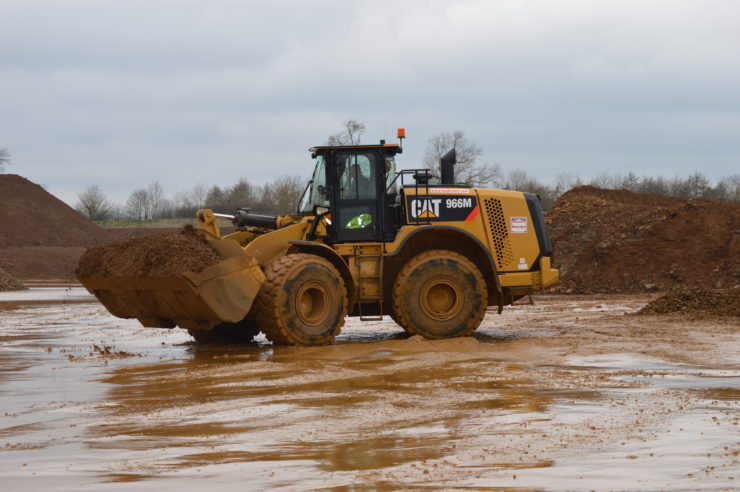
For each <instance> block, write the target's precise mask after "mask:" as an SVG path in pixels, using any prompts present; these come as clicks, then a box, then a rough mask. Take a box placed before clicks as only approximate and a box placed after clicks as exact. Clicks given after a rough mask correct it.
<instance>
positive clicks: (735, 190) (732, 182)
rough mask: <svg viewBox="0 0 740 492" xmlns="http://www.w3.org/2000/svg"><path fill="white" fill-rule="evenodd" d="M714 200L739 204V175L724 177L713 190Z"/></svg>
mask: <svg viewBox="0 0 740 492" xmlns="http://www.w3.org/2000/svg"><path fill="white" fill-rule="evenodd" d="M714 193H715V199H716V200H724V201H726V202H740V174H733V175H732V176H725V177H724V178H722V179H720V180H719V183H717V186H716V187H715V188H714Z"/></svg>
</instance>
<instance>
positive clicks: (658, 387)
mask: <svg viewBox="0 0 740 492" xmlns="http://www.w3.org/2000/svg"><path fill="white" fill-rule="evenodd" d="M33 291H34V289H31V292H33ZM2 295H9V293H3V294H2ZM2 295H0V326H1V327H2V328H1V330H0V398H1V400H2V402H3V408H2V410H1V413H0V481H1V482H2V484H3V490H20V489H29V488H32V489H44V488H49V489H52V488H53V489H55V490H69V489H75V490H106V489H116V490H127V489H142V488H143V489H151V490H155V489H156V490H175V489H183V488H189V489H192V488H196V487H206V486H207V487H218V488H220V489H225V490H237V489H238V490H259V489H268V488H269V489H276V490H312V489H322V490H337V491H341V490H399V489H412V490H413V489H424V490H430V489H431V490H501V489H512V490H521V489H524V490H532V489H535V490H536V489H542V490H572V489H578V490H583V489H585V490H589V489H595V490H605V489H607V490H608V489H620V490H621V489H631V490H635V489H641V490H655V489H665V490H699V489H704V490H718V489H719V490H732V489H736V488H738V487H740V360H739V359H740V356H738V354H740V329H738V324H737V318H727V317H724V318H700V319H696V318H691V319H688V318H685V317H682V316H681V315H667V316H646V315H640V316H636V315H635V314H634V313H636V312H637V311H638V310H639V309H640V308H642V307H643V306H644V305H645V304H646V303H647V302H648V301H649V300H650V299H649V298H646V297H644V296H639V297H638V296H625V295H602V296H595V295H591V296H539V297H535V304H534V305H521V306H514V307H512V308H511V309H508V310H506V311H505V312H504V314H503V315H501V316H499V315H496V314H495V313H492V312H489V314H487V316H486V318H485V319H484V321H483V324H482V326H481V328H480V329H479V330H478V332H476V334H475V337H470V338H462V339H452V340H436V341H428V340H424V339H422V338H420V337H407V336H406V335H405V334H404V333H403V332H402V330H401V328H400V327H397V326H396V325H395V324H394V323H393V322H392V321H390V320H387V321H379V322H366V323H360V322H359V321H356V320H354V319H348V320H347V323H346V324H345V326H344V328H343V331H342V334H341V335H340V336H339V337H337V339H336V340H335V342H334V343H333V344H332V345H329V346H324V347H308V348H305V347H304V348H295V347H273V346H272V344H270V343H269V342H268V341H267V340H266V339H265V338H264V336H262V335H260V337H258V338H257V340H256V341H255V342H254V343H252V344H249V345H245V346H242V347H238V348H235V347H228V346H220V347H218V346H216V347H209V348H202V347H199V346H197V345H194V344H193V343H192V341H191V340H192V339H191V338H190V337H189V336H188V335H187V333H186V332H185V331H184V330H179V329H176V330H159V329H151V328H143V327H141V326H139V325H138V323H136V322H135V321H126V320H120V319H117V318H113V317H111V316H110V315H108V314H107V313H106V311H105V310H104V309H103V308H102V307H101V306H99V305H97V304H95V303H93V302H84V299H80V302H75V303H67V304H61V303H49V304H43V305H34V304H28V303H27V302H26V301H24V300H23V299H20V300H19V299H16V300H14V301H13V302H12V303H10V302H5V303H4V302H3V298H2ZM81 295H82V294H81ZM70 297H73V296H72V295H71V294H70Z"/></svg>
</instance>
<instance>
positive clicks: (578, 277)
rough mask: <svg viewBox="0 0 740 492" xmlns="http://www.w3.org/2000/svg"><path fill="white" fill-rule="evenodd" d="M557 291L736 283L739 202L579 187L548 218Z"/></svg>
mask: <svg viewBox="0 0 740 492" xmlns="http://www.w3.org/2000/svg"><path fill="white" fill-rule="evenodd" d="M547 222H548V225H549V228H550V235H551V240H552V243H553V256H554V262H555V265H556V266H557V267H558V268H559V269H560V279H561V282H560V285H559V287H557V288H556V289H557V290H560V291H564V292H583V293H588V292H623V293H637V292H643V291H652V290H668V289H671V288H673V287H677V286H705V287H713V288H728V287H733V286H735V285H738V284H740V204H738V203H726V202H717V201H710V200H699V199H697V200H681V199H678V198H672V197H665V196H660V195H650V194H643V193H633V192H630V191H626V190H605V189H600V188H594V187H592V186H580V187H578V188H574V189H572V190H570V191H569V192H567V193H565V194H563V195H562V196H561V197H560V198H559V199H558V201H557V202H556V203H555V206H554V207H553V210H552V211H551V212H550V213H549V214H548V217H547Z"/></svg>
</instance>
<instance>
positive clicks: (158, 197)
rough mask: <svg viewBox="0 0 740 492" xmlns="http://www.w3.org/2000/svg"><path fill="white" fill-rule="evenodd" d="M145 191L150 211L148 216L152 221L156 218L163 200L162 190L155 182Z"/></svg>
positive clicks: (157, 182)
mask: <svg viewBox="0 0 740 492" xmlns="http://www.w3.org/2000/svg"><path fill="white" fill-rule="evenodd" d="M146 191H147V198H148V199H149V210H150V211H151V215H150V216H151V218H152V219H155V218H158V217H159V212H160V208H161V206H162V200H164V189H163V188H162V185H160V184H159V181H155V182H154V183H152V184H150V185H149V188H147V190H146Z"/></svg>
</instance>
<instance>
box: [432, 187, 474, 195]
mask: <svg viewBox="0 0 740 492" xmlns="http://www.w3.org/2000/svg"><path fill="white" fill-rule="evenodd" d="M429 193H432V194H434V195H438V194H443V195H448V194H451V193H454V194H458V195H467V194H469V193H470V188H429Z"/></svg>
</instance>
